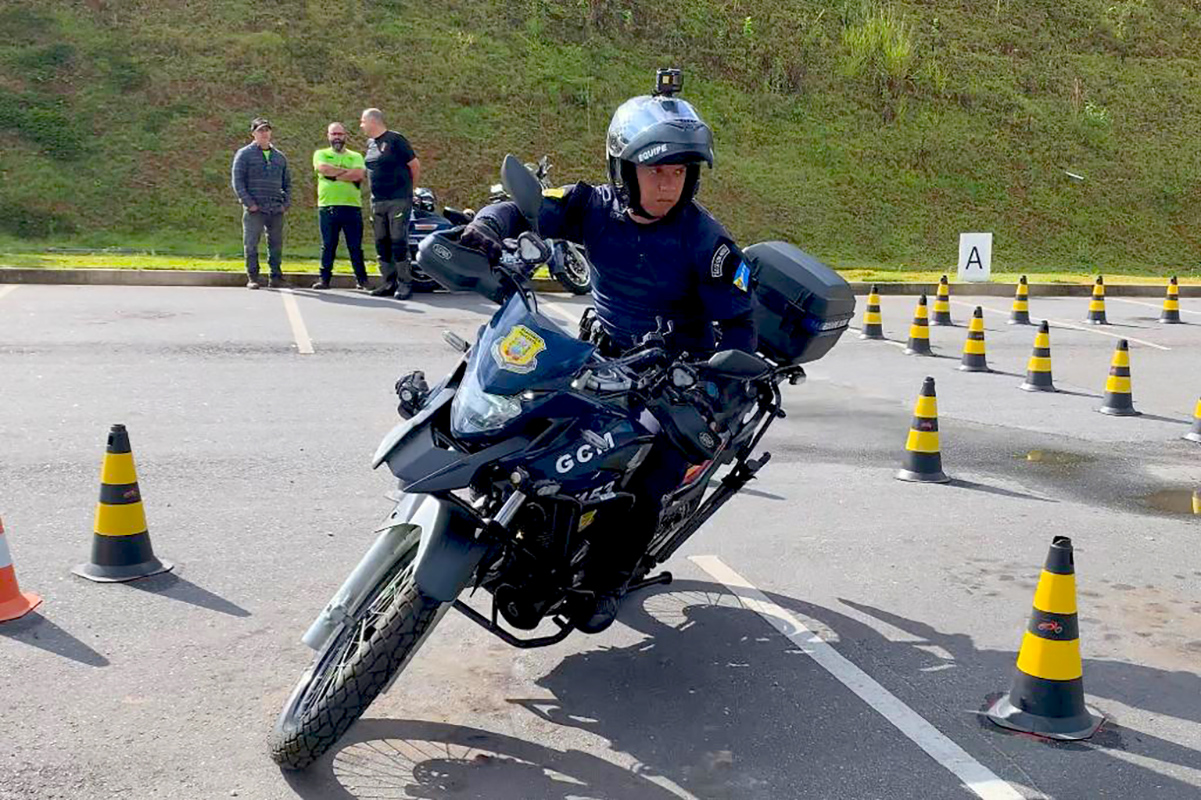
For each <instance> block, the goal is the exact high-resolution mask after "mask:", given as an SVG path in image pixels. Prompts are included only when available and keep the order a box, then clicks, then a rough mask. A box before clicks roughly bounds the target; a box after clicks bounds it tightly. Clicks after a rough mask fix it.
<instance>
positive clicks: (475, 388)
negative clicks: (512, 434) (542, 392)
mask: <svg viewBox="0 0 1201 800" xmlns="http://www.w3.org/2000/svg"><path fill="white" fill-rule="evenodd" d="M519 416H521V401H520V400H518V399H517V398H516V397H506V396H505V395H500V394H488V393H487V392H485V391H484V390H483V388H482V387H481V386H480V383H479V379H477V378H476V376H475V373H474V372H470V373H468V374H467V375H466V376H464V378H463V382H462V383H461V384H460V385H459V390H458V391H457V392H455V399H454V400H453V401H452V402H451V404H450V429H451V431H453V432H454V433H455V434H457V435H459V436H470V435H472V434H476V433H485V432H487V431H495V430H499V429H501V428H503V427H504V426H505V425H508V424H509V423H510V422H511V421H512V420H514V419H515V418H517V417H519Z"/></svg>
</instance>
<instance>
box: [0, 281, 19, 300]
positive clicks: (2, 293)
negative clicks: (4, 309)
mask: <svg viewBox="0 0 1201 800" xmlns="http://www.w3.org/2000/svg"><path fill="white" fill-rule="evenodd" d="M19 285H20V284H17V283H10V284H9V285H8V286H0V300H3V299H4V298H5V297H7V296H8V295H10V294H12V293H13V292H15V291H16V290H17V287H18V286H19Z"/></svg>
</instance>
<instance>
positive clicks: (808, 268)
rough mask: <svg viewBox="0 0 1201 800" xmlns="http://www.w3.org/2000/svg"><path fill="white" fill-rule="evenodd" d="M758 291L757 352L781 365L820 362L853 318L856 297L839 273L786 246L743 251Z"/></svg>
mask: <svg viewBox="0 0 1201 800" xmlns="http://www.w3.org/2000/svg"><path fill="white" fill-rule="evenodd" d="M743 255H744V256H745V257H746V262H747V265H748V266H749V267H750V271H751V285H752V286H754V292H755V298H756V300H757V301H758V302H757V304H756V308H755V324H756V327H757V328H758V330H759V352H761V353H762V354H763V355H765V356H767V357H768V358H770V359H771V360H772V361H775V362H776V363H778V364H803V363H805V362H808V361H816V360H817V359H819V358H821V357H822V356H824V355H825V354H826V353H828V352H829V351H830V348H831V347H833V346H834V344H835V343H836V342H837V341H838V338H839V337H840V336H842V333H843V331H845V330H846V329H847V326H848V325H850V323H851V319H852V318H853V317H854V316H855V295H854V294H853V293H852V292H851V287H850V285H849V284H848V283H847V282H846V281H845V280H843V278H842V276H840V275H839V274H838V273H837V272H835V271H834V270H832V269H830V268H829V267H827V266H826V265H825V264H823V263H821V262H820V261H818V260H817V259H816V258H814V257H813V256H811V255H809V254H808V253H806V252H805V251H803V250H801V249H799V248H797V247H794V246H793V245H791V244H788V243H787V242H760V243H759V244H753V245H751V246H750V247H748V248H746V250H744V251H743Z"/></svg>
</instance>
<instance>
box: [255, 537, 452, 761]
mask: <svg viewBox="0 0 1201 800" xmlns="http://www.w3.org/2000/svg"><path fill="white" fill-rule="evenodd" d="M417 544H418V540H417V538H416V537H414V540H413V542H412V546H411V547H410V548H409V550H408V551H407V552H406V553H405V555H404V556H403V557H401V558H400V559H399V560H398V562H397V564H396V565H394V567H393V568H392V569H391V570H390V571H389V572H387V573H385V575H384V577H383V578H382V579H380V581H379V583H378V584H376V586H375V587H373V588H372V589H371V591H369V592H368V593H367V596H366V598H365V599H364V600H363V602H362V603H361V604H360V607H359V609H358V610H356V611H355V613H354V615H353V617H352V618H351V620H350V621H348V622H347V623H346V624H345V625H343V626H342V629H341V630H340V631H339V632H338V633H337V634H335V635H334V636H332V637H331V638H330V640H329V641H328V642H327V643H326V644H325V646H324V647H322V649H321V651H320V652H319V653H318V654H317V657H316V658H315V659H314V660H313V663H312V665H311V666H310V667H309V669H308V670H306V671H305V673H304V675H302V676H301V678H300V682H299V683H298V684H297V685H296V688H295V689H294V690H293V691H292V695H291V697H289V698H288V702H287V703H286V704H285V705H284V709H283V711H282V712H281V713H280V715H279V719H278V720H277V721H276V723H275V730H274V731H273V732H272V736H271V758H272V759H273V760H274V761H275V763H277V764H279V765H280V766H281V767H284V768H285V769H304V768H305V767H307V766H309V765H310V764H312V763H313V762H314V761H316V760H317V759H318V758H320V757H321V756H322V755H324V754H325V752H326V751H328V750H329V749H330V748H331V747H333V746H334V744H335V743H336V742H337V741H338V739H340V738H341V737H342V735H343V734H344V733H346V731H347V730H349V728H350V726H351V725H353V724H354V722H355V721H356V720H357V719H358V718H359V717H360V716H361V715H362V714H363V712H364V711H366V710H367V707H368V706H369V705H371V703H372V701H373V700H375V698H376V697H378V696H379V694H380V693H381V692H382V691H383V690H384V689H385V688H386V687H387V686H388V685H389V684H390V683H391V682H392V680H393V679H394V678H395V677H396V676H397V675H398V674H400V672H401V671H402V670H403V669H404V668H405V666H406V665H407V664H408V663H409V661H410V659H412V657H413V656H414V655H415V654H416V653H417V651H418V649H419V648H420V647H421V645H422V643H423V642H424V641H425V639H426V637H427V636H428V635H429V633H430V632H431V631H432V630H433V628H434V626H435V625H436V624H437V622H438V620H439V619H441V616H442V614H443V613H444V612H445V610H446V609H447V608H449V606H448V605H446V604H444V603H441V602H439V601H437V600H434V599H433V598H430V597H427V596H426V595H423V594H422V593H421V591H420V590H419V589H418V588H417V585H416V583H415V581H414V578H413V559H414V558H415V557H416V555H417Z"/></svg>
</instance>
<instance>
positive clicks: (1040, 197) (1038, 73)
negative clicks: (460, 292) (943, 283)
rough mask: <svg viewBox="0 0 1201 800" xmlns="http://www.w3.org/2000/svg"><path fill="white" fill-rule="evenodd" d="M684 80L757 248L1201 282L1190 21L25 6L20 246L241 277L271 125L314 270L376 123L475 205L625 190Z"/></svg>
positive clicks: (0, 23)
mask: <svg viewBox="0 0 1201 800" xmlns="http://www.w3.org/2000/svg"><path fill="white" fill-rule="evenodd" d="M668 64H675V65H679V66H681V67H683V68H684V69H685V89H686V96H687V97H688V98H689V99H690V100H692V101H693V102H694V103H696V104H697V105H698V106H699V108H700V109H701V111H702V113H703V114H705V115H706V116H707V118H708V119H709V121H710V122H711V123H712V124H713V126H714V128H715V130H716V134H717V142H718V168H717V169H716V170H715V171H714V172H713V173H712V174H711V175H710V176H707V178H706V181H705V185H704V187H703V189H702V199H703V200H704V201H705V202H706V204H707V205H709V206H710V207H711V208H712V209H713V210H714V211H715V212H716V213H717V215H718V216H719V217H720V218H722V219H723V220H725V221H726V222H727V224H728V225H729V227H730V228H731V229H732V230H733V231H734V232H735V234H736V236H737V237H738V238H739V240H740V241H743V242H750V241H754V240H758V239H764V238H769V237H771V238H784V239H788V240H791V241H795V242H797V243H799V244H801V245H802V246H803V247H805V248H806V249H809V250H811V251H813V252H815V253H817V254H820V255H822V256H823V257H825V258H827V259H829V260H832V261H834V262H835V263H837V264H842V265H848V266H849V265H867V264H880V263H887V264H896V265H907V266H911V267H912V266H916V267H936V268H937V267H942V266H947V265H953V263H954V260H955V257H956V252H957V235H958V233H959V232H960V231H968V230H992V231H994V233H995V236H996V244H995V248H994V252H995V254H996V255H995V260H996V266H995V267H994V268H1020V269H1038V268H1048V269H1049V268H1081V269H1088V270H1093V269H1101V270H1104V269H1114V270H1118V269H1121V270H1123V271H1129V270H1132V269H1134V270H1139V269H1143V270H1148V271H1150V270H1164V269H1173V270H1179V271H1180V272H1182V273H1188V272H1192V273H1193V274H1199V273H1201V268H1199V265H1201V10H1199V9H1198V6H1197V4H1196V3H1195V2H1191V1H1189V2H1185V1H1183V0H1025V2H1016V0H961V2H958V3H954V4H947V3H937V2H934V1H933V0H925V1H924V2H919V1H918V0H907V1H904V2H894V3H891V4H880V3H876V2H863V0H690V2H687V3H681V4H662V3H646V2H643V3H639V2H634V1H633V0H440V2H438V3H412V2H403V1H402V0H345V1H344V2H342V3H321V2H316V0H275V2H272V3H247V2H245V0H207V2H189V0H86V2H84V1H79V2H70V3H63V2H61V0H7V2H6V3H5V4H4V5H3V7H2V8H0V235H3V236H5V237H7V238H6V239H5V241H4V244H5V245H6V246H7V247H8V248H9V249H13V248H20V247H25V246H44V245H46V244H51V245H55V244H57V245H62V244H74V245H93V246H105V245H126V246H130V245H133V246H139V245H140V246H148V247H155V248H157V249H160V250H161V249H172V248H173V249H178V250H180V251H192V252H215V251H221V252H231V251H234V252H236V250H237V249H238V238H239V233H238V207H237V205H236V203H235V202H234V201H233V199H232V194H231V192H230V190H229V187H228V170H229V162H230V157H231V155H232V152H233V150H234V149H235V148H236V147H238V146H240V145H241V144H242V143H244V142H245V141H246V140H247V136H246V133H245V131H246V124H247V122H248V121H249V119H250V118H251V117H253V116H255V115H257V114H264V115H266V116H268V117H270V118H271V119H272V120H273V122H274V124H275V128H276V138H277V143H278V144H279V146H280V147H281V148H282V149H283V150H284V151H285V152H286V153H287V154H288V155H289V157H290V158H291V160H292V164H293V166H294V173H295V176H296V179H297V184H298V189H297V196H298V203H297V207H296V208H295V209H294V212H293V215H292V218H291V223H290V230H289V236H290V249H291V250H292V251H293V252H295V251H298V250H301V249H302V248H305V247H308V248H311V247H312V244H313V242H314V241H315V240H316V225H315V223H314V221H313V217H312V213H311V207H312V204H313V202H314V201H313V192H314V190H313V180H312V175H311V173H310V171H309V170H308V169H307V167H306V164H307V163H308V161H309V156H310V153H311V151H312V149H313V148H314V147H317V146H323V144H324V135H323V131H324V126H325V124H326V123H327V122H329V121H331V120H335V119H338V120H342V121H344V122H346V123H348V124H351V123H354V122H355V121H356V119H357V114H358V111H359V110H360V109H361V108H363V107H364V106H369V105H378V106H380V107H381V108H383V109H384V110H385V111H386V112H388V114H389V116H390V122H391V123H392V124H393V126H394V127H396V128H397V129H399V130H401V131H402V132H404V133H405V134H406V135H407V136H409V138H410V139H411V141H412V142H413V143H414V145H415V147H416V148H417V150H418V152H419V154H420V155H421V158H422V162H423V164H424V167H425V175H426V178H425V179H424V180H423V182H424V183H427V184H429V185H432V186H434V187H435V188H436V189H437V190H438V191H439V192H440V194H441V196H442V198H443V199H444V200H446V201H450V202H452V203H457V204H471V205H478V204H479V203H480V202H481V200H482V197H483V195H484V192H485V190H486V185H487V183H489V182H491V181H492V180H494V179H495V178H494V176H495V175H496V171H497V166H498V164H499V161H500V157H501V156H503V154H504V153H505V152H508V151H513V152H516V153H519V154H521V155H522V156H525V157H530V158H532V157H535V156H537V155H540V154H542V153H544V152H546V153H550V154H551V156H552V160H553V161H554V162H555V164H556V171H557V173H558V176H559V178H560V179H561V180H562V181H563V182H568V181H573V180H577V179H589V180H594V181H596V180H601V179H602V177H603V163H604V159H603V134H604V130H605V127H606V125H607V122H608V118H609V116H610V114H611V113H612V110H613V108H615V107H616V105H617V104H618V103H619V102H620V101H621V100H623V99H624V98H626V97H627V96H630V95H632V94H636V93H643V92H645V91H647V90H648V89H649V86H650V84H651V82H652V77H653V74H654V69H655V67H656V66H662V65H668ZM352 130H356V131H357V127H356V128H352ZM356 140H357V141H356V142H355V145H358V148H357V149H361V138H359V137H356ZM352 146H354V145H352ZM1066 172H1072V173H1075V174H1078V175H1082V176H1084V178H1085V180H1083V181H1075V180H1072V179H1070V178H1069V177H1068V176H1067V175H1066Z"/></svg>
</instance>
